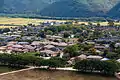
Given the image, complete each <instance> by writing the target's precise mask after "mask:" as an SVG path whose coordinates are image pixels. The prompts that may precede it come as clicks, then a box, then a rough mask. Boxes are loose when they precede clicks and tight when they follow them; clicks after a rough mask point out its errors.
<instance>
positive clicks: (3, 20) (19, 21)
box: [0, 17, 64, 28]
mask: <svg viewBox="0 0 120 80" xmlns="http://www.w3.org/2000/svg"><path fill="white" fill-rule="evenodd" d="M45 21H46V22H47V21H59V22H64V20H44V19H29V18H9V17H0V24H3V25H2V26H0V28H11V27H17V26H6V25H7V24H9V25H19V26H22V25H27V24H34V25H39V24H40V23H41V22H45Z"/></svg>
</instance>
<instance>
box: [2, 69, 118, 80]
mask: <svg viewBox="0 0 120 80" xmlns="http://www.w3.org/2000/svg"><path fill="white" fill-rule="evenodd" d="M0 80H116V79H115V78H114V77H104V76H99V75H92V74H78V73H76V72H71V71H46V70H37V69H36V70H28V71H23V72H18V73H14V74H8V75H3V76H0Z"/></svg>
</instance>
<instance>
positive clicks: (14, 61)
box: [0, 54, 66, 68]
mask: <svg viewBox="0 0 120 80" xmlns="http://www.w3.org/2000/svg"><path fill="white" fill-rule="evenodd" d="M65 64H66V60H65V59H62V58H58V57H54V58H51V59H48V60H45V59H43V58H40V57H36V56H32V55H22V54H17V55H15V54H0V65H8V66H13V67H27V66H35V67H41V66H48V67H50V68H56V67H64V65H65Z"/></svg>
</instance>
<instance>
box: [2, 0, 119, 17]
mask: <svg viewBox="0 0 120 80" xmlns="http://www.w3.org/2000/svg"><path fill="white" fill-rule="evenodd" d="M119 2H120V0H3V2H2V1H1V2H0V4H1V6H0V7H1V8H0V12H1V13H34V14H39V15H42V16H54V17H90V16H104V15H106V14H107V15H109V16H113V15H116V16H119V14H120V12H119V10H120V9H119V6H120V4H119Z"/></svg>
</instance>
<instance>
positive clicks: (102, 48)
mask: <svg viewBox="0 0 120 80" xmlns="http://www.w3.org/2000/svg"><path fill="white" fill-rule="evenodd" d="M108 24H109V25H108V26H101V25H100V24H99V23H98V24H97V25H93V24H92V23H89V24H88V25H86V24H78V22H76V21H73V22H49V21H48V22H43V23H41V24H40V25H38V26H35V25H32V24H28V25H24V26H21V27H16V28H10V29H7V28H6V29H3V30H1V32H0V33H1V34H0V53H1V54H15V55H17V54H18V55H19V54H26V53H27V54H34V56H37V57H39V58H43V59H45V60H48V59H51V58H53V57H58V58H65V59H66V60H67V61H66V62H67V64H66V65H65V66H71V65H75V64H76V62H78V61H82V60H99V61H109V60H115V61H116V62H118V63H120V33H119V31H120V28H119V27H118V26H116V25H114V23H112V22H108Z"/></svg>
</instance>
